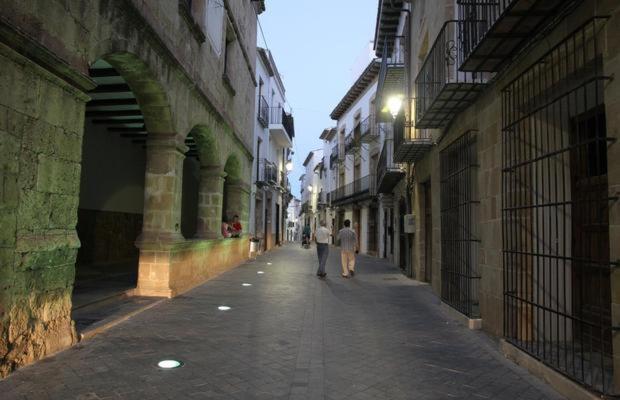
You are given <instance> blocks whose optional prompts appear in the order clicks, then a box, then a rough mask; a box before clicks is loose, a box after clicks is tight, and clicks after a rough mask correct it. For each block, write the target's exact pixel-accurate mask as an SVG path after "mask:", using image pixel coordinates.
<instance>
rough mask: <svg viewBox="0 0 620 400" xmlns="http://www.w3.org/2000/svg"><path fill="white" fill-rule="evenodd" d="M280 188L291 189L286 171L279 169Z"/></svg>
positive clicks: (287, 190) (288, 190) (283, 189)
mask: <svg viewBox="0 0 620 400" xmlns="http://www.w3.org/2000/svg"><path fill="white" fill-rule="evenodd" d="M279 184H280V188H281V189H282V191H284V192H290V191H291V183H290V182H289V180H288V174H287V173H286V171H280V182H279Z"/></svg>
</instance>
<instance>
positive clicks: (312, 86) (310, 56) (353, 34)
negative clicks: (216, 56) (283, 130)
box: [258, 0, 377, 197]
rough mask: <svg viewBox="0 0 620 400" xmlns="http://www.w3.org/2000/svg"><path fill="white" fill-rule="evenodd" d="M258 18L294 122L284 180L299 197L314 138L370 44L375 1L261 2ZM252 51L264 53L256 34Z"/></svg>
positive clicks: (316, 141) (327, 123)
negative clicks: (292, 145)
mask: <svg viewBox="0 0 620 400" xmlns="http://www.w3.org/2000/svg"><path fill="white" fill-rule="evenodd" d="M265 3H266V7H267V11H265V12H264V13H262V14H261V15H260V17H259V21H260V24H261V26H262V28H263V32H264V34H265V38H266V41H267V47H268V48H269V49H270V50H271V51H272V53H273V57H274V59H275V62H276V65H277V67H278V70H279V72H280V75H281V76H282V80H283V81H284V86H285V87H286V97H287V100H288V102H289V105H290V106H291V107H292V109H293V116H294V117H295V148H294V150H295V156H294V158H293V161H294V163H295V169H294V170H293V172H292V173H291V174H290V180H291V185H292V190H293V194H294V195H295V196H296V197H299V180H298V179H299V176H301V174H302V173H303V165H302V163H303V161H304V159H305V158H306V156H307V155H308V152H309V151H310V150H314V149H317V148H320V147H322V143H321V140H319V135H320V134H321V132H322V131H323V129H324V128H326V127H331V126H333V125H335V123H336V121H333V120H331V118H329V114H330V112H331V111H332V110H333V109H334V107H335V106H336V104H338V102H339V101H340V99H342V97H343V96H344V95H345V93H346V92H347V90H348V89H349V87H350V86H351V84H352V83H353V81H354V79H352V72H353V70H354V69H355V67H356V66H355V64H356V61H359V59H360V55H361V54H362V52H363V51H364V48H365V47H367V46H368V42H369V41H371V40H372V39H373V36H374V29H375V22H376V17H377V0H267V1H266V2H265ZM258 45H259V46H261V47H264V46H265V44H264V42H263V38H262V36H261V33H260V30H259V32H258Z"/></svg>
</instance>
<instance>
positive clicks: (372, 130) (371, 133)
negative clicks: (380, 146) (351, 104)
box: [360, 114, 380, 143]
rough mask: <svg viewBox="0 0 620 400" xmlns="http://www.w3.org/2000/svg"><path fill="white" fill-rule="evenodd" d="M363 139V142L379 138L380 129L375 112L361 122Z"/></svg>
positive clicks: (370, 141)
mask: <svg viewBox="0 0 620 400" xmlns="http://www.w3.org/2000/svg"><path fill="white" fill-rule="evenodd" d="M360 132H361V141H362V143H372V142H376V141H378V140H379V138H380V136H379V129H377V123H376V119H375V114H371V115H369V116H368V117H366V119H364V120H363V121H362V122H361V123H360Z"/></svg>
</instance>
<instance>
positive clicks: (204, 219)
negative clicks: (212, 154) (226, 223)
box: [196, 167, 226, 239]
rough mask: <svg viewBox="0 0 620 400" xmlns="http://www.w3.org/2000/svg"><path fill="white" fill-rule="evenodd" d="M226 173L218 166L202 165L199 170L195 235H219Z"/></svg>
mask: <svg viewBox="0 0 620 400" xmlns="http://www.w3.org/2000/svg"><path fill="white" fill-rule="evenodd" d="M225 177H226V173H225V172H222V171H221V169H220V168H219V167H203V168H201V170H200V187H199V189H198V190H199V194H198V196H199V197H198V229H197V232H196V237H198V238H201V239H217V238H220V237H221V233H220V224H221V222H222V205H223V204H222V203H223V197H224V178H225Z"/></svg>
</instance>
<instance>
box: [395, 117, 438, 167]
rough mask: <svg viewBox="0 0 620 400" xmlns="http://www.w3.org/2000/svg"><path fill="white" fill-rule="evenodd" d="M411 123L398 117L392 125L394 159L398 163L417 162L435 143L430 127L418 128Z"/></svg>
mask: <svg viewBox="0 0 620 400" xmlns="http://www.w3.org/2000/svg"><path fill="white" fill-rule="evenodd" d="M411 125H412V124H411V122H410V121H409V122H405V120H404V118H399V119H397V120H396V121H394V123H393V125H392V128H391V130H392V131H393V132H392V135H393V136H392V137H393V138H394V158H393V160H394V162H396V163H414V162H417V161H419V160H420V159H422V157H424V155H425V154H426V153H428V152H429V151H430V150H431V148H432V147H433V145H434V141H433V138H432V137H431V132H430V131H429V130H428V129H416V128H414V127H412V126H411ZM388 126H389V125H388ZM387 129H390V128H387Z"/></svg>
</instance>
